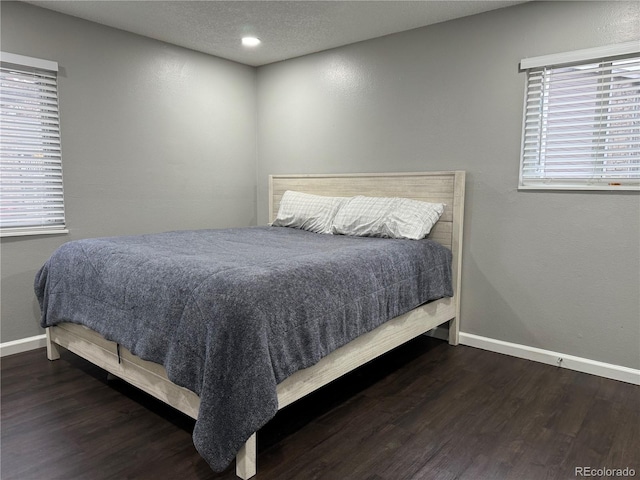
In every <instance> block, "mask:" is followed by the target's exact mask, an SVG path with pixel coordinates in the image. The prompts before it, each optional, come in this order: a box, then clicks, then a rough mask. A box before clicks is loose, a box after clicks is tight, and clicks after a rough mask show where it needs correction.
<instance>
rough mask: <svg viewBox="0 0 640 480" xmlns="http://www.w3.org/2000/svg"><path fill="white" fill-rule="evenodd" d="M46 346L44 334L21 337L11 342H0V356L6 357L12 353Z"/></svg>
mask: <svg viewBox="0 0 640 480" xmlns="http://www.w3.org/2000/svg"><path fill="white" fill-rule="evenodd" d="M46 346H47V336H46V335H45V334H42V335H36V336H35V337H28V338H21V339H20V340H13V341H12V342H4V343H0V357H6V356H7V355H13V354H14V353H22V352H28V351H29V350H35V349H36V348H42V347H46Z"/></svg>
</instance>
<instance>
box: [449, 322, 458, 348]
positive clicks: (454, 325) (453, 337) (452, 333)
mask: <svg viewBox="0 0 640 480" xmlns="http://www.w3.org/2000/svg"><path fill="white" fill-rule="evenodd" d="M459 341H460V326H459V323H458V317H455V318H452V319H451V320H450V321H449V345H458V343H459Z"/></svg>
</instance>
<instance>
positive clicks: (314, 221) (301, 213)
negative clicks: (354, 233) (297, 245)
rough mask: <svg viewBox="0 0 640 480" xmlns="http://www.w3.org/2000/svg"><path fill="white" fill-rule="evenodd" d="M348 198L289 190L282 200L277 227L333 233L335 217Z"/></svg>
mask: <svg viewBox="0 0 640 480" xmlns="http://www.w3.org/2000/svg"><path fill="white" fill-rule="evenodd" d="M345 200H347V198H346V197H323V196H320V195H311V194H309V193H302V192H295V191H292V190H287V191H286V192H284V195H283V196H282V199H281V200H280V207H279V209H278V215H277V216H276V219H275V220H274V222H273V223H272V225H273V226H275V227H294V228H300V229H302V230H309V231H310V232H316V233H332V230H331V225H332V224H333V217H335V215H336V212H337V211H338V209H339V208H340V205H342V203H343V202H344V201H345Z"/></svg>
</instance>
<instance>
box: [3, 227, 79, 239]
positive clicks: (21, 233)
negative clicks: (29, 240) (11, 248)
mask: <svg viewBox="0 0 640 480" xmlns="http://www.w3.org/2000/svg"><path fill="white" fill-rule="evenodd" d="M67 233H69V230H68V229H67V228H24V229H19V228H13V229H6V230H0V237H2V238H5V237H27V236H29V237H30V236H33V235H64V234H67Z"/></svg>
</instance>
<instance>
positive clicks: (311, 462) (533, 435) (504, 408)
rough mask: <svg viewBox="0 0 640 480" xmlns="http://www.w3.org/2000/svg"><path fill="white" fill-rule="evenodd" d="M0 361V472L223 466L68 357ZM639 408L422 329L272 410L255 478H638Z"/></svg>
mask: <svg viewBox="0 0 640 480" xmlns="http://www.w3.org/2000/svg"><path fill="white" fill-rule="evenodd" d="M1 372H2V403H1V409H2V417H1V419H2V445H1V446H2V450H1V455H2V457H1V469H2V470H1V478H2V479H3V480H12V479H17V480H32V479H33V480H41V479H42V480H44V479H83V480H84V479H87V480H101V479H154V480H155V479H177V480H188V479H197V480H204V479H233V478H235V475H234V472H233V468H234V467H233V466H231V467H230V468H229V469H227V471H225V472H223V473H221V474H215V473H213V472H212V471H211V470H210V469H209V467H208V466H207V464H206V463H205V462H204V460H202V458H201V457H200V456H199V455H198V454H197V452H196V451H195V449H194V447H193V444H192V442H191V431H192V429H193V421H192V420H190V419H189V418H187V417H185V416H183V415H182V414H180V413H178V412H176V411H174V410H172V409H171V408H169V407H166V406H164V405H162V404H161V403H160V402H157V401H155V400H154V399H152V398H150V397H148V396H146V395H145V394H143V393H140V392H138V391H137V390H135V389H133V388H132V387H129V386H127V385H125V384H124V383H122V382H121V381H118V380H115V381H107V380H106V374H105V373H104V372H103V371H101V370H100V369H98V368H96V367H94V366H92V365H90V364H88V363H87V362H85V361H84V360H81V359H79V358H78V357H76V356H75V355H72V354H70V353H68V352H64V353H63V355H62V358H61V359H60V360H59V361H56V362H49V361H47V360H46V356H45V352H44V351H43V350H38V351H33V352H28V353H23V354H19V355H13V356H10V357H5V358H3V359H2V367H1ZM639 414H640V387H637V386H633V385H629V384H625V383H621V382H616V381H613V380H607V379H603V378H599V377H595V376H591V375H586V374H581V373H577V372H573V371H570V370H564V369H559V368H556V367H551V366H548V365H541V364H537V363H534V362H529V361H526V360H520V359H515V358H511V357H507V356H503V355H499V354H494V353H489V352H485V351H482V350H477V349H474V348H470V347H464V346H459V347H450V346H449V345H447V344H446V343H445V342H442V341H439V340H434V339H429V338H426V337H421V338H419V339H417V340H415V341H413V342H411V343H409V344H407V345H405V346H403V347H401V348H399V349H397V350H396V351H394V352H391V353H390V354H388V355H386V356H384V357H383V358H381V359H379V360H376V361H374V362H372V363H371V364H369V365H367V366H365V367H364V368H362V369H360V370H358V371H357V372H354V373H353V374H350V375H348V376H347V377H345V378H343V379H341V380H339V381H337V382H335V383H334V384H332V385H330V386H329V387H326V388H324V389H322V390H321V391H319V392H317V393H315V394H313V395H311V396H309V397H307V398H306V399H303V400H301V401H299V402H297V403H296V404H294V405H292V406H291V407H288V408H286V409H284V410H283V411H281V412H280V413H279V414H278V415H277V417H276V418H275V419H274V420H273V421H271V422H270V423H269V424H268V425H267V426H266V427H265V428H264V429H263V430H261V431H260V432H259V434H258V449H259V455H258V476H257V477H256V479H257V480H268V479H278V480H286V479H305V480H306V479H314V478H315V479H327V480H339V479H354V480H356V479H357V480H360V479H362V480H382V479H392V480H398V479H437V480H440V479H442V480H445V479H458V478H459V479H472V480H479V479H518V480H526V479H532V480H539V479H571V478H576V475H575V467H590V468H593V469H595V468H625V467H630V468H633V469H634V470H635V472H636V477H640V453H639V452H640V416H639ZM578 478H579V477H578ZM590 478H600V477H590Z"/></svg>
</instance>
